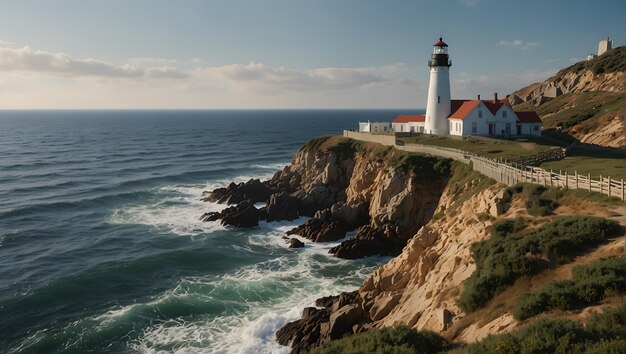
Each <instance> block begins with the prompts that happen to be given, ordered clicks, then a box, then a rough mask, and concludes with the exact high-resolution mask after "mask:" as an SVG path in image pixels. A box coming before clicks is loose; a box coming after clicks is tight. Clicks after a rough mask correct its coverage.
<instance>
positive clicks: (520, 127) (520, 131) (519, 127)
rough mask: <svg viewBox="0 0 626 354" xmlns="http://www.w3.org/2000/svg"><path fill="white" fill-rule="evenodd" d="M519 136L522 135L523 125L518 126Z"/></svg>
mask: <svg viewBox="0 0 626 354" xmlns="http://www.w3.org/2000/svg"><path fill="white" fill-rule="evenodd" d="M517 135H522V126H521V125H518V126H517Z"/></svg>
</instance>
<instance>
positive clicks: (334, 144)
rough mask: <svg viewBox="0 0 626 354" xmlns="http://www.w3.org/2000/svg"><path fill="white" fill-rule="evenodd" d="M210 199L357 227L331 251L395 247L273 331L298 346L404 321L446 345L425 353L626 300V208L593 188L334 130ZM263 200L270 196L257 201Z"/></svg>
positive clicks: (322, 231)
mask: <svg viewBox="0 0 626 354" xmlns="http://www.w3.org/2000/svg"><path fill="white" fill-rule="evenodd" d="M259 192H262V193H259ZM207 198H211V199H213V200H215V198H218V199H220V200H223V201H225V202H227V203H230V204H237V205H236V206H233V207H230V208H227V209H225V211H224V212H222V213H220V214H219V215H215V217H218V218H221V219H222V222H226V223H230V224H231V225H240V224H238V223H239V222H241V221H242V218H247V217H248V216H250V215H253V217H254V220H256V221H258V220H259V218H265V219H267V220H268V221H269V220H290V219H294V218H295V217H297V216H298V215H308V216H310V217H311V218H310V219H309V220H307V221H306V222H305V223H304V224H302V225H301V226H299V227H297V228H295V229H293V230H290V231H289V234H291V235H297V236H299V237H300V238H301V240H304V241H307V240H309V241H311V242H327V241H329V240H339V239H342V237H344V235H345V234H346V232H348V231H350V230H355V233H354V236H352V237H348V238H346V239H344V240H343V242H341V244H340V245H339V246H337V247H335V248H333V249H331V250H330V252H331V253H332V254H334V255H335V256H336V257H340V258H347V259H353V258H360V257H363V256H369V255H381V254H382V255H393V256H396V257H395V258H394V259H392V260H391V261H390V262H389V263H387V264H385V265H383V266H382V267H380V268H379V269H378V270H377V271H376V272H375V273H374V274H373V275H372V276H371V277H370V278H368V279H367V280H365V281H364V283H363V284H362V285H361V287H360V288H359V289H358V290H355V291H353V292H348V293H342V294H337V295H336V296H330V297H324V298H320V299H318V300H317V302H316V303H315V307H313V306H312V305H313V304H303V305H308V306H311V307H306V308H304V309H303V312H302V318H301V319H299V320H296V321H294V322H290V323H288V324H287V325H286V326H284V327H283V328H282V329H280V330H279V331H278V332H277V333H276V338H277V341H278V342H279V343H281V344H283V345H289V346H291V348H292V350H293V352H301V351H305V350H308V349H311V348H314V347H317V346H320V345H324V346H325V345H326V344H327V343H333V342H334V341H336V340H339V339H341V338H344V337H346V336H348V338H353V339H350V341H358V340H359V339H358V338H361V337H362V336H365V337H364V338H365V339H366V341H371V340H375V341H378V340H383V341H384V340H386V339H385V338H387V334H385V333H387V332H380V336H379V334H377V333H379V332H377V331H378V330H379V329H384V328H390V327H393V326H396V325H399V324H401V325H404V326H406V327H408V329H407V330H408V331H409V332H406V331H404V332H403V330H400V332H398V333H396V332H393V333H395V334H393V333H392V334H393V336H396V337H397V338H396V337H394V338H396V339H397V340H398V341H399V342H398V343H396V344H397V345H398V346H399V347H404V345H405V344H407V343H404V342H403V341H406V340H408V341H412V340H413V339H415V338H418V339H419V338H422V339H424V338H425V339H424V340H427V341H433V340H434V341H435V342H437V341H441V342H444V343H445V345H444V347H442V346H437V345H435V346H433V347H432V348H433V349H432V350H430V349H429V350H428V351H426V352H429V353H431V352H432V353H434V352H439V351H440V350H447V349H452V348H455V347H457V346H459V345H462V344H465V343H471V342H476V341H480V340H482V339H483V338H486V337H488V336H490V335H501V334H503V333H506V332H509V331H512V332H511V333H512V334H511V335H512V336H514V337H515V336H516V335H517V334H516V333H525V332H519V331H529V330H530V329H532V328H536V327H537V326H539V327H541V326H543V324H541V323H540V322H537V321H540V320H542V319H550V320H552V319H559V320H560V319H567V320H568V321H571V323H572V324H571V325H569V324H568V325H567V326H565V327H564V328H562V330H563V331H565V332H567V331H568V330H572V329H571V328H573V327H572V326H585V325H590V323H591V322H589V318H590V317H591V314H592V313H602V312H604V311H607V309H611V308H615V307H616V306H617V305H619V304H622V303H623V302H624V301H623V297H621V296H622V295H621V294H623V293H624V290H625V289H623V287H620V286H619V284H622V283H623V282H624V281H625V280H624V274H623V272H619V271H616V270H615V269H616V267H617V269H618V270H619V269H620V268H619V267H621V264H622V263H620V262H622V260H623V256H624V255H625V254H626V251H625V248H624V242H625V241H626V235H625V234H624V229H623V223H624V216H625V215H624V208H623V205H622V203H621V202H620V201H617V202H616V201H615V200H614V199H609V198H607V197H606V196H604V195H600V194H597V193H590V192H585V191H580V190H576V191H563V190H557V189H551V188H544V187H540V186H536V185H518V186H515V187H510V188H507V187H506V186H504V185H502V184H496V183H495V182H494V181H493V180H491V179H489V178H487V177H485V176H483V175H481V174H479V173H477V172H475V171H472V170H471V168H470V167H468V166H467V165H464V164H461V163H458V162H454V161H450V160H447V159H443V158H435V157H431V156H424V155H419V154H414V153H408V152H403V151H399V150H396V149H394V148H393V147H385V146H381V145H378V144H374V143H364V142H358V141H355V140H351V139H346V138H342V137H329V136H325V137H321V138H317V139H314V140H312V141H310V142H309V143H307V144H306V145H305V146H303V147H302V148H301V149H300V151H299V152H298V154H297V155H296V156H295V157H294V159H293V161H292V164H291V165H290V166H287V167H285V168H284V169H283V170H282V171H280V172H278V173H277V174H276V175H275V176H274V177H273V178H272V179H271V180H269V181H265V182H259V181H256V182H255V181H250V182H248V183H246V184H244V183H242V184H240V185H234V184H233V185H231V186H229V187H228V188H225V189H220V190H215V191H212V192H210V193H208V197H207ZM259 201H264V202H266V206H265V207H263V208H262V209H261V210H256V209H255V208H254V205H253V204H252V203H256V202H259ZM251 202H252V203H251ZM231 222H234V223H231ZM620 223H621V225H620ZM244 224H245V223H244ZM242 227H243V226H242ZM307 242H308V241H307ZM620 257H622V258H620ZM604 259H606V260H604ZM581 267H582V268H581ZM594 272H595V273H594ZM597 272H600V273H601V274H607V276H606V277H604V276H603V277H597V276H595V275H593V274H596V273H597ZM588 274H591V275H588ZM620 282H621V283H620ZM616 284H618V285H616ZM590 291H591V292H590ZM563 299H565V300H563ZM611 311H612V310H611ZM559 323H561V322H559ZM568 323H569V322H568ZM533 326H535V327H533ZM528 328H530V329H528ZM415 330H417V331H431V332H434V333H435V334H433V335H430V334H419V333H418V332H415ZM368 333H371V336H373V338H374V339H372V338H370V337H368V336H369V334H368ZM407 333H408V334H407ZM415 333H417V334H415ZM420 333H425V332H420ZM426 333H430V332H426ZM414 334H415V335H414ZM350 336H353V337H350ZM414 337H415V338H414ZM522 337H523V335H522ZM368 338H369V339H368ZM376 338H377V339H376ZM411 338H413V339H411ZM515 338H517V337H515ZM520 338H521V337H520ZM607 338H608V337H607ZM611 338H612V337H611ZM422 339H419V340H422ZM511 340H513V339H511ZM515 340H518V339H515ZM595 340H596V342H597V341H598V338H596V339H595ZM488 341H489V340H488ZM596 342H593V341H591V342H589V343H590V345H594V346H595V345H596ZM338 343H339V342H338ZM486 343H487V344H485V345H488V343H491V342H486ZM329 345H330V344H329ZM394 345H395V344H394ZM399 347H398V348H399ZM321 348H325V347H321ZM333 352H350V351H349V349H345V351H344V349H341V350H338V351H333ZM388 352H397V351H395V350H391V351H388ZM400 352H402V351H400ZM404 352H414V351H410V350H409V351H404Z"/></svg>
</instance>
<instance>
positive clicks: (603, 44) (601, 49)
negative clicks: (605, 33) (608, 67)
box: [598, 37, 613, 56]
mask: <svg viewBox="0 0 626 354" xmlns="http://www.w3.org/2000/svg"><path fill="white" fill-rule="evenodd" d="M611 49H613V41H612V40H610V39H609V37H606V39H603V40H601V41H600V43H598V56H600V55H602V54H604V53H606V52H608V51H609V50H611Z"/></svg>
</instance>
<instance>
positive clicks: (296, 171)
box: [203, 136, 452, 258]
mask: <svg viewBox="0 0 626 354" xmlns="http://www.w3.org/2000/svg"><path fill="white" fill-rule="evenodd" d="M451 166H452V162H451V161H449V160H446V159H442V158H437V157H429V156H419V155H412V154H408V153H406V152H401V151H397V150H395V149H393V148H390V147H382V146H379V145H377V144H372V143H363V142H357V141H353V140H350V139H346V138H343V137H337V136H324V137H320V138H316V139H313V140H311V141H310V142H309V143H307V144H306V145H304V146H303V147H302V148H301V149H300V151H298V153H297V154H296V156H295V157H294V159H293V161H292V163H291V165H289V166H287V167H285V168H284V169H283V170H282V171H279V172H277V173H276V175H275V176H274V177H273V178H272V179H271V180H269V181H265V182H260V181H255V180H252V181H249V182H247V183H242V184H240V185H234V184H231V186H229V187H227V188H223V189H219V190H215V191H211V192H207V194H206V200H210V201H217V202H225V203H231V204H236V205H235V206H233V207H230V208H227V209H225V210H224V211H223V212H221V213H209V214H205V215H204V216H203V218H204V219H205V220H206V221H216V220H220V219H221V220H222V223H224V224H229V225H234V226H238V227H248V226H254V225H256V224H257V223H258V221H259V220H262V219H267V220H268V221H273V220H293V219H295V218H297V217H300V216H309V217H312V218H311V219H310V220H308V221H307V222H305V223H304V224H303V225H301V226H299V227H296V228H294V229H293V230H291V231H289V232H288V234H290V235H299V236H302V237H305V238H307V239H309V240H311V241H314V242H327V241H335V240H338V239H341V238H343V237H344V236H345V234H346V233H347V232H349V231H353V230H355V231H356V235H355V236H354V237H352V238H349V239H348V240H346V241H344V242H342V243H341V244H340V245H339V246H337V247H335V248H333V249H331V252H332V253H333V254H335V255H336V256H337V257H341V258H359V257H364V256H369V255H397V254H398V253H399V252H400V251H401V250H402V248H403V247H404V246H405V244H406V242H407V240H408V239H409V238H410V237H411V236H412V235H413V234H414V233H415V232H416V231H417V230H418V229H419V228H420V227H421V226H423V225H424V224H426V223H427V222H428V221H429V220H430V219H431V217H432V215H433V213H434V211H435V208H436V207H437V204H438V201H439V199H440V197H441V194H442V193H443V190H444V188H445V185H446V181H447V180H448V178H450V176H451ZM257 202H265V203H266V204H267V205H266V206H265V207H263V208H261V209H257V208H256V207H255V206H254V205H253V204H254V203H257Z"/></svg>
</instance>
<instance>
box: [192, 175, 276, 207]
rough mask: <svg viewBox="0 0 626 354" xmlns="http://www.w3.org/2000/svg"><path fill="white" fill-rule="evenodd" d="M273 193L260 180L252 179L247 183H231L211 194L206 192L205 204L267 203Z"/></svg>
mask: <svg viewBox="0 0 626 354" xmlns="http://www.w3.org/2000/svg"><path fill="white" fill-rule="evenodd" d="M271 193H272V189H270V188H269V187H268V186H266V185H265V184H264V183H262V182H261V181H260V180H259V179H250V180H249V181H248V182H246V183H243V182H241V183H239V184H235V183H232V182H231V183H230V184H229V185H228V186H227V187H225V188H217V189H215V190H213V191H211V192H205V193H204V195H205V197H204V199H202V200H203V201H205V202H213V203H220V204H238V203H241V202H243V201H244V200H248V201H250V202H252V203H258V202H265V201H266V200H267V198H269V196H270V194H271Z"/></svg>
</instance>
